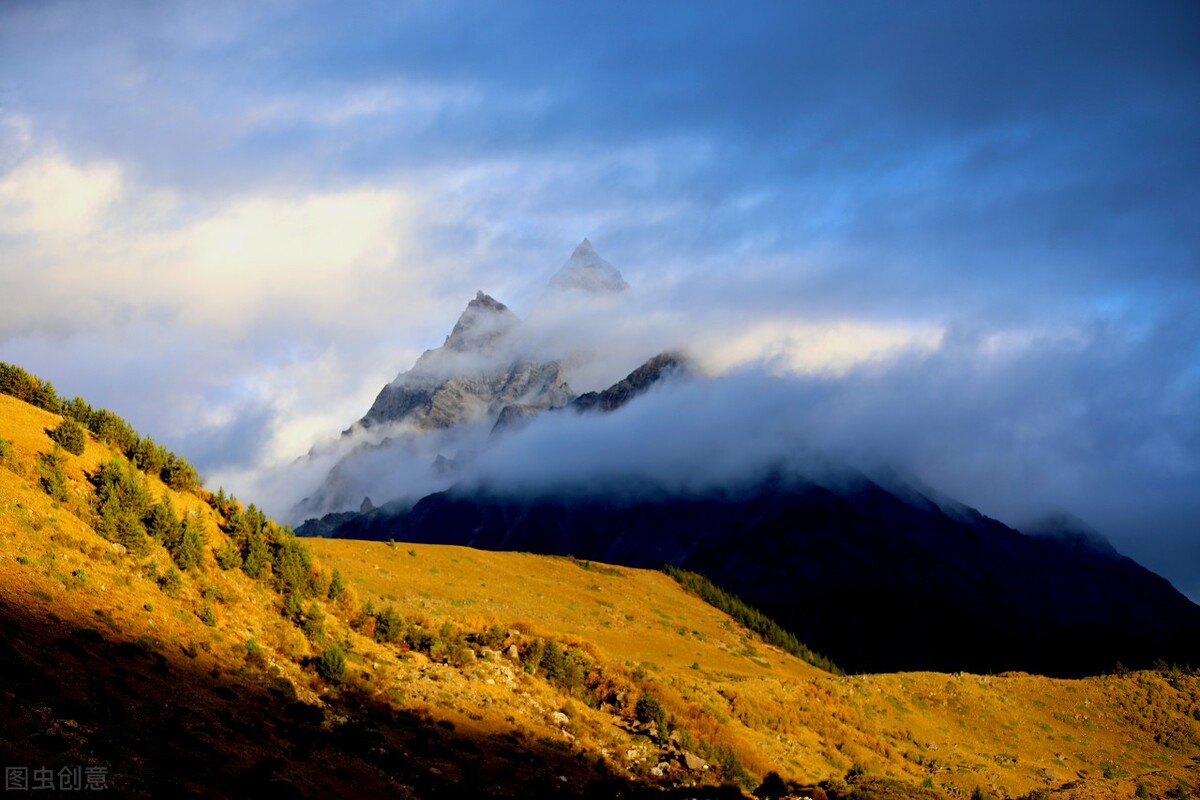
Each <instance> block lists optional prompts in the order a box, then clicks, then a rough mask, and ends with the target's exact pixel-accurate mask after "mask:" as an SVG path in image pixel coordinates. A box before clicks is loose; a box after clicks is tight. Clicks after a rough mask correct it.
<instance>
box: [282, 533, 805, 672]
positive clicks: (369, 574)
mask: <svg viewBox="0 0 1200 800" xmlns="http://www.w3.org/2000/svg"><path fill="white" fill-rule="evenodd" d="M306 542H307V543H308V544H309V546H310V547H311V548H312V550H313V552H314V553H316V554H317V555H318V556H320V558H321V559H322V560H324V561H327V562H328V563H330V564H332V565H336V566H337V567H338V568H339V569H341V570H342V571H343V572H344V573H346V574H347V575H352V576H353V579H352V580H353V585H354V586H355V587H356V588H357V589H358V590H359V595H360V597H363V598H371V599H372V600H373V601H374V602H375V603H376V604H379V605H385V604H392V605H394V606H395V607H396V608H397V610H399V611H401V612H403V613H423V614H428V615H430V616H432V617H448V618H452V619H467V618H471V617H477V618H480V619H481V620H489V621H496V622H501V623H502V624H512V623H519V622H522V621H524V622H526V623H528V624H529V625H530V626H532V627H533V628H536V629H544V630H546V631H547V632H554V633H556V634H567V635H570V636H575V637H578V638H580V639H583V640H586V641H589V642H591V643H593V644H594V645H596V646H598V647H599V648H601V649H602V650H603V652H604V653H605V654H606V655H607V656H608V657H609V658H611V659H613V660H616V661H618V662H626V661H628V662H634V663H649V664H653V665H654V666H655V668H656V669H660V670H662V671H664V672H671V673H675V672H678V671H681V670H686V671H687V672H689V673H694V672H695V670H696V669H697V668H698V669H699V670H700V671H702V672H711V673H713V674H715V675H720V676H722V677H727V678H730V679H741V678H751V677H762V676H764V675H775V674H778V675H779V676H785V677H788V678H809V677H813V676H815V675H818V674H824V673H822V672H821V671H820V670H818V669H816V668H815V667H812V666H810V665H809V664H807V663H805V662H803V661H801V660H800V659H798V658H795V657H793V656H790V655H788V654H787V653H784V652H782V651H781V650H778V649H776V648H774V647H770V646H768V645H764V644H762V643H761V642H759V641H757V640H756V639H755V637H754V636H753V634H751V633H749V632H748V631H746V630H745V629H743V628H742V627H741V626H739V625H737V624H736V623H735V622H734V621H733V620H732V619H730V618H729V616H728V615H726V614H723V613H721V612H720V611H717V610H716V609H714V608H713V607H712V606H710V605H708V604H707V603H705V602H704V601H703V600H701V599H700V598H698V597H696V596H694V595H691V594H689V593H687V592H684V591H682V590H681V588H680V587H679V585H678V584H677V583H676V582H675V581H674V580H673V579H671V578H670V577H668V576H666V575H664V574H662V573H660V572H654V571H649V570H639V569H627V568H625V567H611V566H607V565H601V564H592V563H590V562H584V561H576V560H573V559H567V558H555V557H553V556H539V555H532V554H528V553H502V552H494V551H488V550H474V549H471V548H468V547H455V546H448V545H400V544H396V545H387V544H382V543H375V542H359V541H350V540H342V539H309V540H306Z"/></svg>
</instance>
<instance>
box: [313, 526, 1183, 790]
mask: <svg viewBox="0 0 1200 800" xmlns="http://www.w3.org/2000/svg"><path fill="white" fill-rule="evenodd" d="M311 547H312V549H313V551H314V553H316V554H317V555H319V556H320V557H321V559H322V560H323V561H324V562H325V563H326V564H327V565H328V566H329V567H330V568H334V567H336V568H338V569H340V570H341V571H342V573H343V575H345V576H346V577H347V580H348V581H349V582H350V583H351V585H353V586H355V587H356V588H357V589H358V591H359V593H360V596H361V597H362V598H363V599H370V600H372V601H373V602H374V603H375V604H376V605H381V604H382V605H387V604H390V605H393V606H394V607H395V608H396V609H397V610H398V611H400V612H402V613H406V614H423V615H427V616H429V617H431V618H434V619H442V618H445V619H450V620H453V621H455V622H458V623H460V624H468V625H471V624H483V623H489V622H497V623H499V624H501V625H505V626H512V625H515V624H520V625H521V626H522V627H523V628H525V629H527V630H529V631H532V632H536V633H538V634H540V635H543V636H553V637H558V638H564V637H575V638H578V639H582V640H584V641H587V642H591V643H592V644H593V645H594V646H595V647H596V648H597V649H598V651H599V652H600V654H601V656H602V657H604V658H606V659H607V660H608V661H609V662H610V663H612V664H614V665H624V666H627V667H631V668H638V669H639V671H644V673H645V675H646V677H647V678H648V679H649V680H650V681H652V682H653V685H655V686H656V687H657V691H658V692H659V693H660V694H662V695H663V696H664V698H665V699H667V700H669V701H670V708H671V710H673V711H674V712H675V713H677V714H678V715H679V716H680V721H681V722H682V721H683V720H684V718H686V719H687V723H688V726H689V727H690V728H691V729H692V730H694V731H698V732H700V733H701V735H705V734H706V733H707V735H710V736H713V735H715V734H714V733H713V731H712V727H713V725H714V723H715V724H716V725H718V726H719V727H720V728H722V729H723V733H724V738H725V740H726V741H732V742H736V743H739V744H740V746H739V747H738V748H737V749H738V750H739V751H740V753H741V754H742V756H743V761H744V762H745V763H746V764H747V766H752V767H754V768H755V769H756V770H757V771H759V774H761V773H762V771H763V770H764V769H765V768H774V769H777V770H779V771H780V772H781V773H783V774H784V775H785V776H790V777H793V778H796V779H802V780H819V779H823V778H826V777H830V776H838V775H842V774H844V773H845V772H846V771H847V770H848V769H849V768H850V767H851V766H852V765H853V764H855V763H861V764H863V765H864V766H866V767H867V769H868V771H869V772H871V773H874V774H879V775H884V776H892V777H896V778H901V779H904V780H907V781H911V782H913V783H919V782H922V781H924V779H925V778H926V777H929V778H931V779H932V780H933V782H934V784H935V785H936V786H938V787H941V788H943V789H946V790H949V791H950V792H951V793H953V792H959V791H961V792H965V793H968V794H969V793H970V792H971V791H972V790H973V789H974V788H975V787H976V786H979V787H982V788H984V789H985V790H986V791H990V792H992V793H994V794H997V795H998V796H1005V795H1009V796H1017V795H1019V794H1021V793H1024V792H1027V791H1030V790H1032V789H1035V788H1043V787H1053V788H1056V789H1057V790H1058V792H1056V794H1055V796H1060V795H1061V796H1063V797H1076V796H1077V797H1093V796H1094V797H1102V796H1108V795H1109V794H1112V795H1113V796H1126V797H1127V796H1131V795H1132V793H1133V791H1134V788H1135V786H1136V781H1137V780H1143V781H1145V782H1146V783H1147V784H1148V786H1150V788H1151V789H1153V788H1154V787H1156V786H1157V787H1158V788H1159V790H1161V791H1165V789H1166V788H1169V787H1170V786H1173V785H1174V783H1175V781H1176V780H1177V779H1178V778H1179V777H1185V778H1186V779H1187V780H1188V781H1189V783H1191V784H1193V785H1196V784H1200V774H1197V770H1196V765H1195V763H1194V761H1193V759H1195V758H1196V757H1197V755H1198V754H1200V721H1198V720H1197V719H1195V718H1194V717H1193V715H1194V714H1200V689H1198V687H1197V681H1196V679H1195V678H1194V677H1187V678H1184V679H1182V680H1181V681H1177V683H1178V685H1179V686H1180V688H1179V689H1175V688H1172V687H1171V686H1170V684H1169V683H1168V682H1167V679H1166V678H1165V677H1163V676H1161V675H1158V674H1156V673H1150V672H1146V673H1138V674H1135V675H1132V676H1126V677H1099V678H1092V679H1087V680H1078V681H1070V680H1055V679H1050V678H1045V677H1040V676H1032V675H1023V674H1014V675H1005V676H977V675H966V674H957V675H943V674H936V673H904V674H888V675H864V676H847V677H844V678H839V677H835V676H832V675H829V674H828V673H824V672H822V671H821V670H818V669H816V668H815V667H812V666H811V665H809V664H807V663H805V662H803V661H800V660H799V659H796V658H794V657H791V656H789V655H787V654H785V653H782V652H780V651H779V650H777V649H775V648H772V647H770V646H767V645H765V644H763V643H762V642H761V641H757V640H756V639H755V638H754V637H753V635H752V634H750V633H749V632H748V631H745V630H744V629H742V628H741V627H740V626H739V625H737V623H736V622H734V621H733V620H732V619H730V618H729V617H727V616H726V615H725V614H723V613H721V612H719V611H717V610H716V609H714V608H712V607H711V606H708V605H707V604H705V603H704V602H703V601H701V600H699V599H698V598H696V597H694V596H692V595H690V594H687V593H685V592H683V591H682V590H681V589H680V587H679V586H678V585H677V584H676V583H675V581H673V580H672V579H671V578H669V577H667V576H666V575H663V574H661V573H659V572H654V571H646V570H636V569H628V568H611V567H605V566H604V565H592V569H585V568H584V567H583V566H581V565H580V564H579V563H578V562H574V561H572V560H568V559H563V558H554V557H545V556H536V555H530V554H526V553H497V552H487V551H478V550H472V549H470V548H464V547H451V546H437V545H424V544H415V545H413V544H406V543H399V542H398V543H395V544H394V545H389V544H385V543H376V542H358V541H345V540H328V539H325V540H311ZM1168 736H1169V737H1171V738H1169V739H1168V738H1167V737H1168ZM1156 737H1157V740H1156ZM1163 741H1169V742H1170V744H1171V745H1172V746H1166V745H1164V744H1162V743H1161V742H1163ZM1106 776H1107V777H1106ZM1069 784H1070V785H1069Z"/></svg>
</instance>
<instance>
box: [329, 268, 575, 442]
mask: <svg viewBox="0 0 1200 800" xmlns="http://www.w3.org/2000/svg"><path fill="white" fill-rule="evenodd" d="M518 324H520V319H519V318H518V317H517V315H516V314H514V313H513V312H512V311H510V310H509V309H508V306H506V305H504V304H503V303H501V302H499V301H497V300H495V299H494V298H492V297H490V296H489V295H487V294H484V293H483V292H482V291H481V292H478V293H477V294H476V295H475V299H473V300H472V301H471V302H470V303H468V304H467V307H466V309H465V310H464V311H463V313H462V315H461V316H459V318H458V321H457V322H456V323H455V324H454V328H453V330H451V332H450V335H449V336H447V337H446V341H445V343H444V344H443V345H442V346H441V347H439V348H437V349H434V350H426V351H425V352H424V353H423V354H422V355H421V357H420V358H418V359H417V362H416V364H414V365H413V367H412V369H410V370H409V371H407V372H402V373H401V374H400V375H398V376H397V377H396V379H395V380H394V381H392V382H391V383H389V384H388V385H387V386H385V387H383V389H382V391H380V392H379V395H378V396H377V397H376V398H375V402H374V404H372V406H371V409H370V410H369V411H368V412H367V413H366V415H365V416H363V418H362V419H361V420H359V421H358V423H356V425H358V426H360V427H362V428H372V427H376V426H379V425H384V424H389V423H400V422H409V423H412V424H413V425H414V426H415V427H416V428H418V429H435V428H448V427H450V426H452V425H455V424H457V423H460V422H468V421H473V420H476V419H479V418H482V417H487V416H491V417H493V418H494V417H496V416H498V415H499V413H500V411H501V409H503V408H504V407H505V406H509V405H515V404H522V405H528V406H531V407H534V408H549V407H553V406H561V405H565V404H566V403H568V402H570V401H571V400H572V399H573V398H574V394H573V393H572V392H571V388H570V387H569V386H568V385H567V382H566V379H565V377H564V375H563V371H562V368H561V366H560V365H559V364H558V362H557V361H548V362H538V361H535V360H531V359H527V358H521V357H520V356H516V357H510V356H509V355H508V348H505V347H504V345H505V343H506V340H507V339H508V337H509V335H510V333H511V332H512V330H513V329H514V328H515V327H516V326H517V325H518ZM351 430H353V427H352V428H351V429H349V430H347V431H346V433H350V431H351Z"/></svg>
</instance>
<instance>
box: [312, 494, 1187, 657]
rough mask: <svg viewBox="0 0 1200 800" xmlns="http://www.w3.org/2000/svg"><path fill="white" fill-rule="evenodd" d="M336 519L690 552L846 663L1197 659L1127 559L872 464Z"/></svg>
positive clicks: (543, 548)
mask: <svg viewBox="0 0 1200 800" xmlns="http://www.w3.org/2000/svg"><path fill="white" fill-rule="evenodd" d="M334 534H335V535H336V536H340V537H354V538H366V539H385V538H389V537H393V538H397V539H403V540H406V541H420V542H432V543H447V544H450V543H453V544H465V545H470V546H472V547H481V548H487V549H498V550H527V551H532V552H539V553H551V554H568V553H570V554H574V555H576V556H578V557H581V558H589V559H595V560H600V561H606V562H609V563H617V564H626V565H630V566H641V567H657V566H659V565H661V564H664V563H665V564H672V565H676V566H681V567H685V568H687V569H691V570H693V571H696V572H699V573H701V574H704V575H706V576H707V577H709V578H710V579H712V580H713V581H715V582H716V583H717V584H719V585H721V586H724V587H726V588H728V589H730V590H732V591H734V592H736V593H737V594H739V595H741V596H742V597H744V598H745V599H746V600H748V601H750V602H751V603H753V604H754V605H756V606H758V607H760V608H762V609H763V610H764V611H766V612H767V613H769V614H770V615H771V616H773V617H775V618H776V619H777V620H779V621H780V622H781V623H783V624H784V626H785V627H787V628H788V629H789V630H791V631H793V632H794V633H796V635H798V636H799V637H800V638H801V639H802V640H804V641H805V642H808V643H809V644H810V645H812V646H813V647H815V648H817V649H818V650H820V651H822V652H825V653H827V654H829V655H830V656H831V657H832V658H833V659H834V660H835V661H837V662H838V663H840V664H842V665H843V666H845V667H847V668H849V669H852V670H896V669H941V670H946V671H955V670H976V671H1003V670H1008V669H1022V670H1026V671H1037V672H1044V673H1048V674H1059V675H1079V674H1089V673H1090V674H1094V673H1096V672H1101V671H1105V670H1108V669H1110V668H1111V667H1112V666H1113V664H1115V663H1116V662H1117V661H1123V662H1125V663H1126V664H1136V665H1140V666H1148V665H1149V664H1151V663H1153V662H1154V661H1155V660H1156V659H1159V658H1162V659H1166V660H1168V661H1170V660H1179V661H1190V662H1191V663H1200V608H1197V607H1196V606H1195V605H1194V604H1192V603H1191V602H1190V601H1188V600H1187V598H1185V597H1184V596H1183V595H1181V594H1180V593H1179V592H1177V591H1176V590H1175V589H1174V588H1173V587H1171V586H1170V584H1169V583H1167V582H1166V581H1165V580H1163V579H1162V578H1159V577H1158V576H1156V575H1154V574H1153V573H1151V572H1149V571H1148V570H1145V569H1144V568H1142V567H1140V566H1138V565H1137V564H1136V563H1134V562H1133V561H1131V560H1129V559H1126V558H1123V557H1119V556H1116V557H1114V556H1111V555H1106V554H1103V553H1096V552H1093V551H1086V550H1079V549H1078V548H1074V547H1071V546H1069V545H1064V544H1062V543H1060V542H1058V541H1055V540H1050V539H1034V538H1031V537H1027V536H1025V535H1023V534H1021V533H1020V532H1018V531H1014V530H1012V529H1010V528H1007V527H1006V526H1004V525H1002V524H1001V523H998V522H996V521H994V520H990V519H987V518H986V517H983V516H982V515H978V514H976V516H975V517H969V516H965V515H964V516H962V517H952V516H950V515H947V514H946V513H944V512H943V511H942V510H941V508H940V507H939V506H937V505H936V504H934V503H932V502H930V501H924V502H921V501H920V500H919V497H918V496H916V495H914V496H913V497H912V498H911V499H909V500H905V499H901V498H900V497H899V496H898V495H896V494H894V493H892V492H889V491H887V490H885V489H883V488H882V487H880V486H879V485H877V484H875V483H873V482H871V481H869V480H867V479H866V478H865V477H862V476H857V477H854V476H852V475H851V476H844V477H843V478H841V479H839V480H836V481H827V482H826V485H821V484H818V483H812V482H802V481H801V482H797V481H793V480H786V481H785V480H775V481H767V482H766V483H763V484H760V485H757V486H754V487H752V488H750V489H746V490H743V491H741V492H738V493H731V492H713V493H711V494H710V495H708V496H685V495H677V494H670V493H667V492H664V491H661V490H654V489H652V488H647V487H642V489H641V490H640V491H639V490H638V489H637V487H629V486H625V487H621V489H620V490H617V489H616V488H613V489H612V491H606V489H605V488H604V487H589V488H586V489H583V488H581V489H580V490H578V491H576V492H573V493H570V494H568V493H562V494H541V495H536V496H513V495H502V494H491V493H489V492H488V491H487V490H486V489H481V490H476V491H467V490H465V489H462V490H459V489H456V490H450V491H447V492H442V493H438V494H435V495H431V496H429V497H426V498H424V499H422V500H421V501H420V502H418V503H417V504H416V505H415V506H414V507H413V508H412V509H411V510H407V511H403V512H402V513H399V514H396V513H392V511H391V510H390V509H387V508H386V507H385V508H382V509H378V510H376V511H374V512H372V513H371V514H368V515H364V516H360V517H357V518H354V519H352V520H350V521H349V522H346V523H345V524H343V525H341V526H340V527H338V528H336V529H335V531H334Z"/></svg>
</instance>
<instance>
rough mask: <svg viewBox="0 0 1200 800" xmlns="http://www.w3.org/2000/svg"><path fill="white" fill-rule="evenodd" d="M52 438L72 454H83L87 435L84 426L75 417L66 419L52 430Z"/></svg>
mask: <svg viewBox="0 0 1200 800" xmlns="http://www.w3.org/2000/svg"><path fill="white" fill-rule="evenodd" d="M50 440H51V441H53V442H55V443H56V444H58V445H61V446H62V449H63V450H66V451H67V452H68V453H70V454H71V455H76V456H79V455H83V446H84V443H85V442H87V435H86V434H85V433H84V432H83V428H82V427H81V426H80V425H79V423H78V422H76V421H75V420H73V419H64V420H63V421H62V422H60V423H58V425H56V426H55V427H54V428H52V429H51V430H50Z"/></svg>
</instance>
